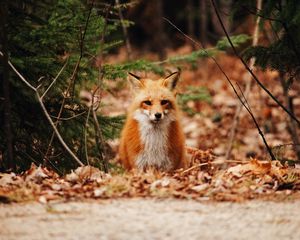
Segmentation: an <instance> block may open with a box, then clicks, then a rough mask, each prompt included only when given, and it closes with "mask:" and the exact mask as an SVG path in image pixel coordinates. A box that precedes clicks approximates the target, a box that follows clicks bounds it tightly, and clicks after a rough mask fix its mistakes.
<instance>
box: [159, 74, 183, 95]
mask: <svg viewBox="0 0 300 240" xmlns="http://www.w3.org/2000/svg"><path fill="white" fill-rule="evenodd" d="M179 76H180V71H177V72H173V73H171V74H170V75H169V76H167V77H166V78H165V79H164V80H163V83H162V84H163V86H164V87H167V88H169V89H170V90H171V91H173V90H174V89H175V88H176V85H177V83H178V80H179Z"/></svg>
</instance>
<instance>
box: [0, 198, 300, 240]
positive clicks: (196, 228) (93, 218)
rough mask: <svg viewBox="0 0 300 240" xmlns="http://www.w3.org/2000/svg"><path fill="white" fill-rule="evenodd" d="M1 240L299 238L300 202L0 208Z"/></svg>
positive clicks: (115, 202) (117, 202)
mask: <svg viewBox="0 0 300 240" xmlns="http://www.w3.org/2000/svg"><path fill="white" fill-rule="evenodd" d="M0 239H1V240H2V239H3V240H11V239H30V240H34V239H39V240H40V239H64V240H67V239H230V240H233V239H239V240H241V239H257V240H258V239H264V240H266V239H272V240H274V239H285V240H286V239H297V240H298V239H300V202H299V201H297V202H285V203H274V202H262V201H250V202H246V203H241V204H238V203H198V202H194V201H180V200H151V199H150V200H141V199H135V200H113V201H102V202H71V203H57V204H52V205H48V206H46V205H42V204H39V203H28V204H11V205H0Z"/></svg>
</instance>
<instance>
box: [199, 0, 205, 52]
mask: <svg viewBox="0 0 300 240" xmlns="http://www.w3.org/2000/svg"><path fill="white" fill-rule="evenodd" d="M199 6H200V24H199V25H200V41H201V43H202V44H203V46H204V47H205V46H206V42H207V38H206V34H207V29H206V27H207V7H206V0H199Z"/></svg>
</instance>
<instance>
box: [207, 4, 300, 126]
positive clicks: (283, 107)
mask: <svg viewBox="0 0 300 240" xmlns="http://www.w3.org/2000/svg"><path fill="white" fill-rule="evenodd" d="M211 3H212V5H213V8H214V10H215V13H216V15H217V17H218V19H219V22H220V24H221V27H222V29H223V31H224V33H225V35H226V38H227V40H228V42H229V44H230V46H231V48H232V50H233V52H234V54H235V55H236V56H237V57H238V58H239V59H240V61H241V62H242V63H243V65H244V67H245V68H246V70H247V71H248V72H249V73H250V74H251V76H252V78H253V79H254V80H255V81H256V83H257V84H258V85H259V86H260V87H261V88H262V89H263V90H264V91H265V92H266V93H267V94H268V95H269V96H270V97H271V98H272V99H273V100H274V101H275V102H276V103H277V105H278V106H280V107H281V108H282V109H283V110H284V111H285V112H286V113H287V114H288V115H289V116H291V118H293V119H294V120H295V121H296V122H297V123H298V125H299V126H300V121H299V120H298V119H297V117H296V116H295V115H294V114H293V113H291V112H290V111H289V110H288V109H287V108H286V107H285V106H284V105H283V104H282V103H281V102H280V101H279V100H278V99H277V98H276V97H274V95H273V94H272V93H271V92H270V91H269V90H268V89H267V88H266V87H265V86H264V85H263V84H262V83H261V81H259V79H258V78H257V77H256V75H255V74H254V73H253V72H252V70H251V69H250V68H249V66H248V65H247V63H246V62H245V60H244V59H243V58H242V57H241V56H240V55H239V53H238V52H237V50H236V48H235V47H234V45H233V43H232V41H231V39H230V37H229V35H228V32H227V30H226V29H225V27H224V24H223V22H222V19H221V17H220V14H219V11H218V9H217V7H216V3H215V1H214V0H211Z"/></svg>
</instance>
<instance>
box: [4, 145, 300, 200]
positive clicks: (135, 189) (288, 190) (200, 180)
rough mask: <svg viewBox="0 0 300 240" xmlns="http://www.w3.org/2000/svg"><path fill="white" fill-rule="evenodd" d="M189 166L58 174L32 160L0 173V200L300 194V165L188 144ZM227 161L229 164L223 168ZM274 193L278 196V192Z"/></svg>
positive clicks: (238, 197)
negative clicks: (235, 156)
mask: <svg viewBox="0 0 300 240" xmlns="http://www.w3.org/2000/svg"><path fill="white" fill-rule="evenodd" d="M187 152H188V153H189V154H190V155H191V159H192V161H191V166H190V168H188V169H185V170H182V169H180V170H177V171H175V172H174V173H164V172H158V171H150V170H149V171H147V172H139V171H131V172H124V173H122V174H120V173H113V172H112V173H110V174H108V173H104V172H102V171H100V170H99V169H97V168H95V167H91V166H84V167H79V168H77V169H76V170H75V171H72V172H71V173H69V174H67V175H66V176H59V175H58V174H56V173H55V172H53V171H51V170H48V169H47V168H44V167H41V166H39V167H37V166H36V165H34V164H32V166H31V168H30V169H29V170H28V171H26V172H24V173H22V174H20V175H16V174H14V173H10V174H8V173H1V174H0V201H1V202H5V203H9V202H24V201H32V200H35V201H39V202H41V203H47V202H49V201H57V200H62V201H65V200H80V199H112V198H134V197H154V198H181V199H195V200H215V201H234V202H236V201H244V200H249V199H254V198H255V199H256V198H272V199H276V197H279V199H280V200H282V199H289V198H294V197H298V196H299V192H300V191H299V190H300V168H299V167H297V166H294V167H292V166H288V165H282V164H281V163H280V162H279V161H265V160H264V161H263V160H258V159H250V160H249V161H236V160H234V161H230V160H221V159H217V158H216V157H215V156H213V155H212V153H211V151H202V150H198V149H195V148H188V149H187ZM224 166H226V168H225V169H224ZM274 196H275V198H274Z"/></svg>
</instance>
